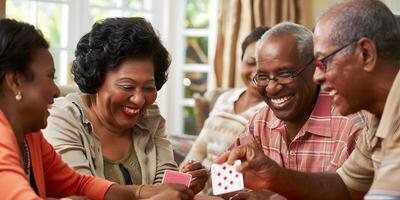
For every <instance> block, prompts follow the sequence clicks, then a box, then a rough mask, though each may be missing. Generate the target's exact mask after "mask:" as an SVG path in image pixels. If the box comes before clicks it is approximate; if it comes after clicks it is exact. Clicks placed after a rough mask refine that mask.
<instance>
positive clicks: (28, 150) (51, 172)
mask: <svg viewBox="0 0 400 200" xmlns="http://www.w3.org/2000/svg"><path fill="white" fill-rule="evenodd" d="M48 48H49V44H48V43H47V41H46V40H45V39H44V38H43V35H42V34H41V32H40V31H38V30H36V29H35V28H34V27H33V26H32V25H30V24H26V23H22V22H17V21H15V20H10V19H1V20H0V84H1V90H0V91H1V93H0V132H1V139H0V199H2V200H31V199H44V198H47V197H54V198H62V197H65V196H69V199H86V198H85V197H83V196H86V197H88V198H90V199H118V200H120V199H121V200H122V199H138V197H139V195H137V194H140V193H141V188H140V186H135V185H132V186H121V185H117V184H114V183H112V182H109V181H106V180H104V179H100V178H96V177H92V176H85V175H82V174H79V173H77V172H76V171H74V170H73V169H71V168H70V167H68V166H67V165H66V164H65V163H64V162H63V161H62V160H61V158H60V156H59V155H58V154H57V153H56V152H55V151H54V149H53V147H52V146H51V145H50V144H49V143H47V141H46V140H45V139H44V138H43V134H42V132H41V131H40V130H41V129H43V128H45V127H46V124H47V117H48V116H49V112H48V109H49V107H51V104H52V103H53V98H54V97H55V96H57V95H58V94H59V90H58V88H57V86H56V85H55V83H54V74H55V68H54V64H53V58H52V56H51V54H50V52H49V51H48ZM162 191H163V192H162V193H161V194H169V195H172V196H174V197H173V198H176V199H191V198H192V197H193V193H192V191H190V190H188V189H187V188H186V187H184V186H182V185H164V188H163V190H162ZM171 191H172V192H171ZM143 192H144V191H143ZM161 194H160V195H161ZM71 195H81V196H71ZM149 196H150V195H149V194H143V197H149ZM54 198H52V199H54ZM48 199H50V198H48ZM154 199H162V198H161V197H160V198H156V197H154Z"/></svg>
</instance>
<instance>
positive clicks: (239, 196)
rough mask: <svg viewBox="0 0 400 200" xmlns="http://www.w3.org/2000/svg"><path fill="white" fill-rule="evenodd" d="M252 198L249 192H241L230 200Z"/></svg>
mask: <svg viewBox="0 0 400 200" xmlns="http://www.w3.org/2000/svg"><path fill="white" fill-rule="evenodd" d="M249 196H250V194H249V193H248V192H239V193H237V194H235V195H233V196H232V197H231V198H229V200H242V199H247V198H248V197H249Z"/></svg>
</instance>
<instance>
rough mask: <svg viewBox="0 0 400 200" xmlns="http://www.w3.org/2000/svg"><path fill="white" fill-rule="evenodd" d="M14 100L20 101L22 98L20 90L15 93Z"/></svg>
mask: <svg viewBox="0 0 400 200" xmlns="http://www.w3.org/2000/svg"><path fill="white" fill-rule="evenodd" d="M15 100H17V101H21V100H22V94H21V91H18V93H17V95H15Z"/></svg>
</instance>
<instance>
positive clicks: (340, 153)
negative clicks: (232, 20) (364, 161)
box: [236, 22, 366, 198]
mask: <svg viewBox="0 0 400 200" xmlns="http://www.w3.org/2000/svg"><path fill="white" fill-rule="evenodd" d="M256 58H257V74H256V75H255V77H254V80H253V81H254V83H255V84H256V85H257V87H258V92H259V93H260V94H261V96H262V97H263V98H264V101H265V102H266V103H267V104H268V106H267V107H265V108H264V109H262V110H261V111H260V112H258V113H257V114H256V115H255V116H254V117H253V118H252V119H251V120H250V122H249V128H248V135H247V136H245V138H247V139H248V141H254V140H255V142H256V143H257V144H259V145H258V146H259V148H260V149H262V151H263V152H264V154H265V155H267V156H268V157H270V158H271V159H272V160H274V161H275V162H276V163H277V164H278V165H280V166H282V167H285V168H289V169H293V170H298V171H304V172H334V171H336V170H337V169H338V168H339V167H340V166H341V165H342V164H343V163H344V161H345V160H346V159H347V158H348V157H349V155H350V154H351V152H352V151H353V149H354V147H355V144H356V139H357V138H358V135H359V133H360V132H361V131H362V129H363V128H364V125H365V121H366V120H365V117H364V115H363V113H361V112H360V113H356V114H352V115H349V116H342V115H340V113H339V112H338V110H337V109H336V108H335V106H334V105H333V104H332V102H331V97H330V96H329V94H328V93H326V92H322V91H321V90H320V86H319V85H317V84H315V83H314V82H313V74H314V71H315V66H314V65H312V62H311V61H312V60H313V43H312V32H311V31H310V30H308V29H307V28H305V27H304V26H301V25H298V24H293V23H289V22H284V23H281V24H278V25H276V26H274V27H272V28H271V29H270V30H269V31H267V32H266V33H265V34H264V35H263V36H262V38H261V39H260V40H259V41H258V42H257V56H256ZM249 138H250V139H249ZM242 140H245V139H244V138H242ZM239 141H240V139H239ZM244 143H246V142H245V141H244ZM251 193H253V194H241V193H239V194H238V195H236V196H241V197H244V196H246V195H255V197H256V198H262V197H265V196H267V194H264V193H262V192H251Z"/></svg>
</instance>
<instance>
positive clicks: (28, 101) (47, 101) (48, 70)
mask: <svg viewBox="0 0 400 200" xmlns="http://www.w3.org/2000/svg"><path fill="white" fill-rule="evenodd" d="M29 69H30V71H31V73H32V74H33V77H34V78H33V80H27V81H24V84H23V86H22V88H21V93H22V100H21V102H20V106H21V107H22V108H21V110H22V116H24V119H25V120H21V124H24V126H25V127H24V128H23V129H24V132H26V133H28V132H33V131H38V130H40V129H43V128H45V127H46V125H47V117H48V116H49V114H50V113H49V111H48V109H49V108H50V106H51V104H53V98H54V97H55V96H58V95H59V93H60V91H59V89H58V87H57V85H56V84H55V83H54V73H55V68H54V64H53V58H52V56H51V54H50V52H49V51H48V50H47V49H44V48H41V49H38V50H36V51H35V53H34V54H33V60H32V62H31V64H30V65H29ZM32 105H34V106H32ZM22 121H23V122H22Z"/></svg>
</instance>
